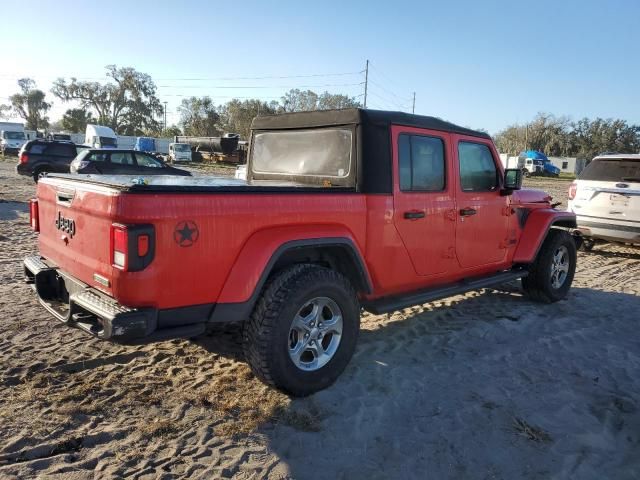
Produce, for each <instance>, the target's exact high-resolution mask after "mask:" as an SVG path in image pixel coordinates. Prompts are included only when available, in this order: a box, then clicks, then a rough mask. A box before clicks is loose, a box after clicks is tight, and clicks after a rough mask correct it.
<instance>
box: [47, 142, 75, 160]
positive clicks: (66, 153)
mask: <svg viewBox="0 0 640 480" xmlns="http://www.w3.org/2000/svg"><path fill="white" fill-rule="evenodd" d="M47 154H48V155H53V156H56V157H75V156H76V147H74V146H73V145H62V144H55V143H54V144H53V145H49V148H47Z"/></svg>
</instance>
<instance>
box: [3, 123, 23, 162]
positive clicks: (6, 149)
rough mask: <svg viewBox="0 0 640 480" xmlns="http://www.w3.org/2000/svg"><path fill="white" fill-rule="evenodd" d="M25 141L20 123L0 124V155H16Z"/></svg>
mask: <svg viewBox="0 0 640 480" xmlns="http://www.w3.org/2000/svg"><path fill="white" fill-rule="evenodd" d="M26 141H27V137H26V135H25V133H24V125H23V124H22V123H15V122H0V154H2V155H4V154H5V153H17V152H18V151H19V150H20V149H21V148H22V146H23V145H24V144H25V142H26Z"/></svg>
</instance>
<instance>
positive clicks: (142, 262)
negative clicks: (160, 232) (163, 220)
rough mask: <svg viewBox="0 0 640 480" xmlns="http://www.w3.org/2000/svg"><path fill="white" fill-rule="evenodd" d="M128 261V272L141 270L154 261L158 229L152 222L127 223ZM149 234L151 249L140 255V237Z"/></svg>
mask: <svg viewBox="0 0 640 480" xmlns="http://www.w3.org/2000/svg"><path fill="white" fill-rule="evenodd" d="M126 227H127V240H128V245H127V249H128V252H127V255H128V256H129V258H128V259H127V260H128V263H127V271H128V272H139V271H140V270H144V269H145V268H147V267H148V266H149V264H150V263H151V262H152V261H153V258H154V257H155V255H156V229H155V227H154V226H153V225H152V224H141V225H139V224H136V225H127V226H126ZM142 235H147V237H149V250H148V251H147V254H146V255H143V256H138V237H140V236H142Z"/></svg>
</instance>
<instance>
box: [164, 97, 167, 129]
mask: <svg viewBox="0 0 640 480" xmlns="http://www.w3.org/2000/svg"><path fill="white" fill-rule="evenodd" d="M164 131H165V132H166V131H167V102H164Z"/></svg>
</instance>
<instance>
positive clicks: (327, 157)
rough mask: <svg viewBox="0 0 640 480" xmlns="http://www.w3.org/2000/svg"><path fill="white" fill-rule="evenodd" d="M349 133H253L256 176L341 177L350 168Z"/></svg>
mask: <svg viewBox="0 0 640 480" xmlns="http://www.w3.org/2000/svg"><path fill="white" fill-rule="evenodd" d="M351 136H352V135H351V130H348V129H346V128H345V129H341V128H331V129H314V130H295V131H287V130H281V131H277V132H261V133H256V134H254V137H253V148H252V152H253V153H252V165H253V171H254V172H256V173H266V174H286V175H295V176H321V177H338V178H345V177H347V176H349V172H350V169H351V150H352V139H351Z"/></svg>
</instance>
